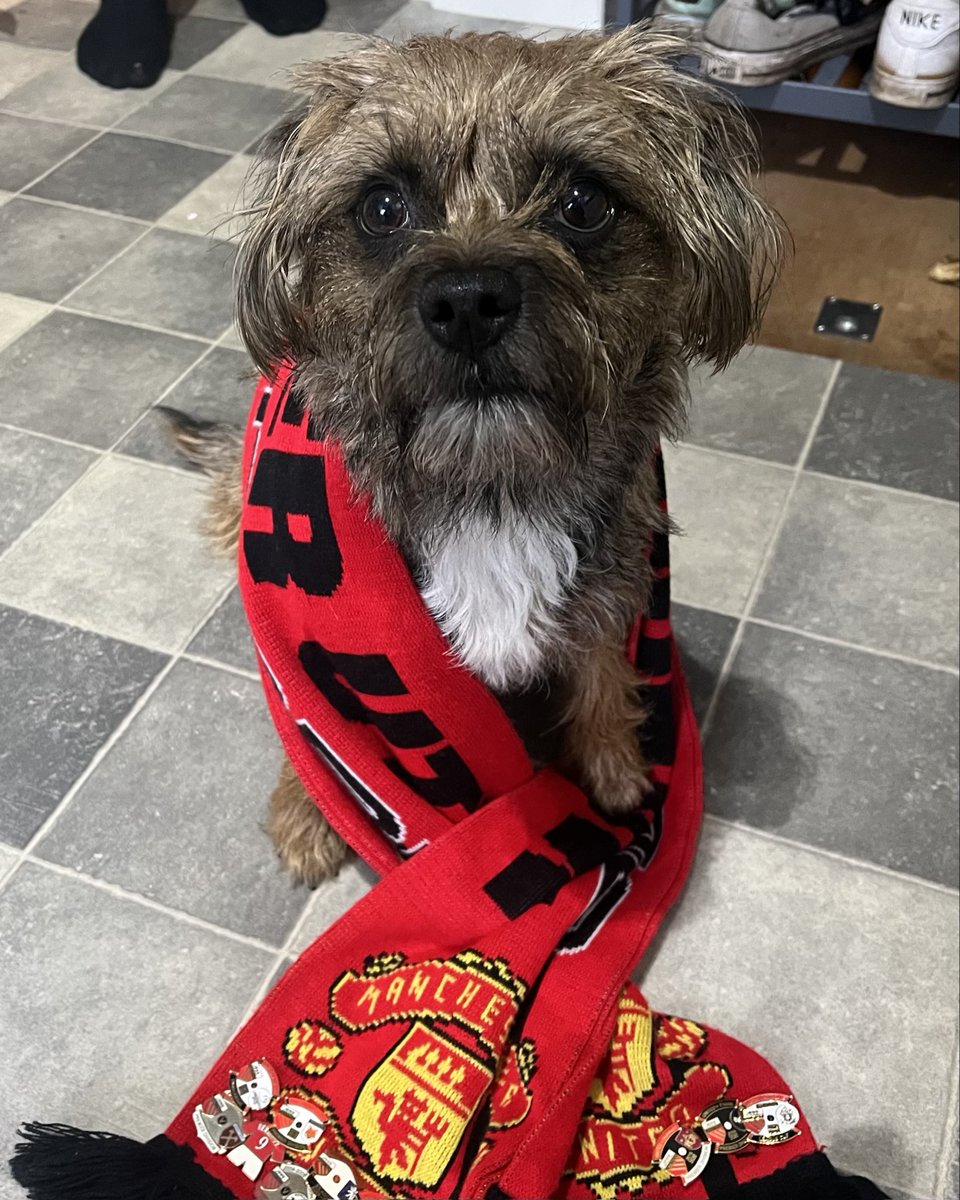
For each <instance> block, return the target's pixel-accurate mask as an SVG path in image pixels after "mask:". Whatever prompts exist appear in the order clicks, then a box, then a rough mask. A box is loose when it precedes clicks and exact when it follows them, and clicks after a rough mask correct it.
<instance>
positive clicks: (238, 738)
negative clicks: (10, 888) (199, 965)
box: [37, 662, 309, 946]
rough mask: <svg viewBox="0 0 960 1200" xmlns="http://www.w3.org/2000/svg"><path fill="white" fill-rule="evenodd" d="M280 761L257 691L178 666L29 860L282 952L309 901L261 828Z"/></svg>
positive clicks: (249, 684) (231, 678)
mask: <svg viewBox="0 0 960 1200" xmlns="http://www.w3.org/2000/svg"><path fill="white" fill-rule="evenodd" d="M214 733H215V736H212V735H213V734H214ZM172 746H176V748H177V749H176V754H171V753H170V747H172ZM280 761H281V751H280V745H279V743H278V741H277V736H276V733H275V732H274V729H273V723H272V722H271V720H270V715H269V713H268V711H267V706H266V704H265V703H264V702H263V689H262V687H261V685H260V683H259V682H258V681H255V680H251V679H240V678H239V677H238V676H236V675H232V674H227V673H226V672H224V671H218V670H216V669H215V668H213V667H205V666H200V665H198V664H197V663H191V662H181V663H178V664H177V666H176V667H174V669H173V671H172V672H171V673H170V675H169V676H168V677H167V678H166V679H165V680H164V681H163V683H162V684H161V685H160V687H159V688H158V689H157V691H156V692H155V693H154V694H153V695H152V696H151V697H150V699H149V701H148V702H147V704H146V705H145V706H144V708H143V709H142V710H141V711H140V712H139V713H138V714H137V716H136V717H135V718H134V720H133V722H132V723H131V725H130V728H129V729H128V730H127V731H126V732H125V733H124V735H123V737H122V738H121V740H120V741H119V742H118V743H117V744H116V746H115V747H114V748H113V749H112V751H111V752H110V753H109V754H108V755H107V756H106V758H105V759H104V760H103V762H102V763H101V764H100V765H99V767H98V768H97V770H96V771H95V772H94V773H93V775H91V777H90V779H89V780H88V781H87V782H86V783H85V784H84V786H83V787H82V788H81V789H80V791H79V792H78V794H77V795H76V797H75V798H74V799H73V801H72V802H71V803H70V805H69V807H68V808H67V809H66V811H65V812H64V813H63V815H62V816H61V817H60V818H59V820H58V821H57V823H56V825H54V827H53V830H52V832H51V833H50V834H49V836H48V837H47V838H45V840H44V841H43V842H41V843H40V846H39V847H38V849H37V854H38V855H39V856H40V857H41V858H46V859H51V860H52V861H54V862H58V863H62V864H63V865H64V866H68V867H73V868H74V869H75V870H77V871H81V872H83V873H84V874H87V875H92V876H94V877H95V878H97V879H106V880H109V881H110V882H111V883H117V884H119V885H120V886H121V887H123V888H126V889H127V890H128V891H133V892H138V893H140V894H142V895H145V896H148V897H149V898H150V899H152V900H157V901H159V902H160V903H162V904H165V905H167V906H168V907H171V908H176V909H179V910H182V911H184V912H189V913H192V914H193V915H194V916H197V917H202V918H203V919H204V920H205V921H211V922H213V924H215V925H220V926H223V927H226V928H228V929H232V930H234V931H235V932H237V933H244V934H248V935H250V936H252V937H258V938H262V939H263V940H264V941H266V942H269V943H271V944H272V945H277V946H279V945H281V944H282V943H283V941H284V940H285V938H286V936H287V934H288V932H289V930H290V928H291V927H292V925H293V923H294V921H295V920H296V919H297V917H298V916H299V915H300V913H301V912H302V910H303V907H304V905H305V904H306V902H307V898H308V896H309V892H308V891H307V889H306V888H305V887H303V886H300V887H297V886H295V885H294V884H293V883H292V881H291V880H290V878H289V877H288V876H287V875H285V874H284V873H283V871H282V869H281V867H280V864H279V862H278V860H277V856H276V853H275V852H274V849H273V846H272V844H271V842H270V839H269V837H268V836H267V834H266V833H265V832H264V831H263V828H262V825H263V821H264V818H265V815H266V811H267V800H268V798H269V796H270V792H271V791H272V790H273V788H274V786H275V784H276V781H277V772H278V770H279V764H280ZM185 847H189V853H184V848H185ZM227 863H233V864H235V870H230V869H229V868H227V869H226V870H224V869H223V867H222V866H220V865H218V866H217V867H216V868H215V869H211V867H212V865H213V864H227Z"/></svg>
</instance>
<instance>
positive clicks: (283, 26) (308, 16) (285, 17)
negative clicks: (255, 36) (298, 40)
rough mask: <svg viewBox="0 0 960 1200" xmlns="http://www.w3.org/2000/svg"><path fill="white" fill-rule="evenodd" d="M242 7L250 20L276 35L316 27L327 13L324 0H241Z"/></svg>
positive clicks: (303, 31)
mask: <svg viewBox="0 0 960 1200" xmlns="http://www.w3.org/2000/svg"><path fill="white" fill-rule="evenodd" d="M243 7H244V8H245V9H246V10H247V16H248V17H249V18H250V20H251V21H256V23H257V24H258V25H262V26H263V28H264V29H265V30H266V31H267V33H272V34H275V35H276V36H277V37H285V36H286V35H287V34H288V33H306V32H307V31H308V30H310V29H316V27H317V26H318V25H319V24H320V22H321V21H322V20H323V18H324V17H325V16H326V15H327V5H326V0H243Z"/></svg>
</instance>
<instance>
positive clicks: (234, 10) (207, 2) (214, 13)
mask: <svg viewBox="0 0 960 1200" xmlns="http://www.w3.org/2000/svg"><path fill="white" fill-rule="evenodd" d="M183 2H184V5H185V7H186V8H187V9H189V11H190V13H191V14H192V15H193V16H197V17H216V18H217V19H218V20H221V21H237V22H239V23H240V24H241V25H243V24H246V20H247V14H246V13H245V12H244V10H243V5H242V4H241V3H240V0H196V3H195V4H194V3H192V0H183Z"/></svg>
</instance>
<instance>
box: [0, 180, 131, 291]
mask: <svg viewBox="0 0 960 1200" xmlns="http://www.w3.org/2000/svg"><path fill="white" fill-rule="evenodd" d="M142 233H143V226H142V225H137V224H134V222H133V221H123V220H120V219H119V218H118V217H108V216H107V215H106V214H105V213H93V212H84V211H83V210H81V209H76V208H61V207H60V206H59V205H57V204H43V203H41V202H40V201H38V200H25V199H14V200H11V201H10V203H9V204H5V205H4V206H3V208H0V288H3V289H4V291H7V292H14V293H16V295H18V296H30V297H32V298H33V299H34V300H47V301H50V302H51V303H54V302H56V301H57V300H62V299H63V297H64V296H65V295H66V294H67V292H69V291H70V290H71V289H72V288H75V287H77V285H78V284H81V283H83V281H84V280H85V279H86V278H88V276H89V275H91V274H92V273H93V272H94V271H95V270H97V269H98V268H100V267H102V266H103V264H104V263H105V262H107V260H108V259H110V258H112V257H113V256H114V255H115V254H119V252H120V251H121V250H123V249H124V248H125V247H126V246H129V245H130V243H131V242H132V241H133V240H134V239H135V238H138V237H140V235H141V234H142Z"/></svg>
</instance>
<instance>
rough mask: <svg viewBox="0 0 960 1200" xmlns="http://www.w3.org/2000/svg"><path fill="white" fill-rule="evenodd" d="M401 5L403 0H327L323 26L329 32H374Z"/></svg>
mask: <svg viewBox="0 0 960 1200" xmlns="http://www.w3.org/2000/svg"><path fill="white" fill-rule="evenodd" d="M402 7H403V0H328V3H327V15H326V16H325V17H324V19H323V28H324V29H325V30H329V31H330V32H342V33H375V32H376V31H377V30H378V29H379V28H380V27H381V26H382V25H383V24H384V22H385V21H387V20H389V19H390V17H392V16H393V14H394V13H395V12H396V11H397V10H398V9H399V8H402Z"/></svg>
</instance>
